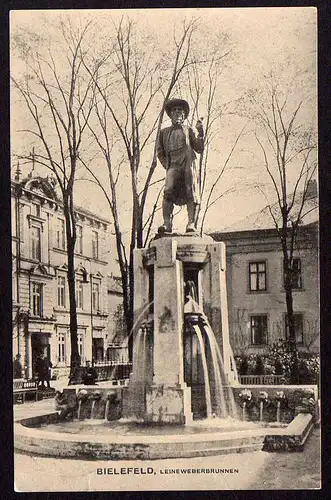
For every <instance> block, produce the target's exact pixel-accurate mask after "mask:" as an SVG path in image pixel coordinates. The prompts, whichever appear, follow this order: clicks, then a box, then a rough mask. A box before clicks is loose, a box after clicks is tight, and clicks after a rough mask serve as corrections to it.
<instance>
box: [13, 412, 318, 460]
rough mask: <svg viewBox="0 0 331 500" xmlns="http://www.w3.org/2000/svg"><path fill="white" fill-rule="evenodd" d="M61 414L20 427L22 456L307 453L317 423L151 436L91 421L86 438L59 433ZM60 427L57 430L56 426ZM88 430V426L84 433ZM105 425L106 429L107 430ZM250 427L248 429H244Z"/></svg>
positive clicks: (306, 417)
mask: <svg viewBox="0 0 331 500" xmlns="http://www.w3.org/2000/svg"><path fill="white" fill-rule="evenodd" d="M57 422H58V414H57V413H49V414H44V415H39V416H34V417H30V418H26V419H23V420H20V421H17V422H16V423H15V424H14V433H15V448H16V449H17V450H20V451H25V452H28V453H33V454H37V455H44V456H57V457H71V458H72V457H76V458H88V459H99V460H124V459H130V460H135V459H136V460H149V459H163V458H189V457H199V456H201V457H203V456H211V455H221V454H227V453H240V452H246V451H259V450H263V451H301V450H302V448H303V446H304V443H305V442H306V440H307V438H308V436H309V434H310V432H311V430H312V429H313V426H314V424H313V419H312V416H311V415H310V414H303V413H300V414H299V415H297V416H296V417H295V418H294V420H293V421H292V422H291V423H290V424H289V425H288V426H287V427H285V428H272V429H271V428H268V427H260V426H257V425H256V424H255V425H248V426H247V428H242V427H241V428H240V430H237V429H232V430H231V428H229V427H228V428H226V429H225V428H223V429H220V428H217V427H216V428H215V429H212V428H208V429H207V428H204V427H203V426H201V429H199V431H197V426H193V428H192V432H190V429H189V427H188V428H187V427H185V431H184V432H183V429H184V428H183V427H182V428H177V433H176V431H175V429H174V428H172V430H171V432H167V429H166V428H165V427H159V428H158V430H157V431H155V427H153V426H152V427H151V432H148V433H140V434H139V433H138V432H137V433H136V434H134V433H120V431H119V429H118V428H117V429H116V428H115V430H114V432H110V433H108V434H107V433H106V432H101V433H100V434H98V433H94V432H92V430H91V428H90V429H88V426H90V425H93V423H94V424H95V425H96V427H100V426H101V425H102V424H103V423H102V422H101V421H98V420H96V421H94V422H93V421H85V422H87V423H86V424H80V425H82V432H80V433H70V432H66V433H64V432H63V429H62V428H61V424H59V430H58V431H56V430H51V431H50V430H49V429H47V430H46V428H45V426H47V425H50V428H52V429H54V428H55V429H56V425H57V424H56V423H57ZM53 424H55V425H53ZM84 425H86V426H87V428H86V429H84ZM104 425H105V424H104ZM244 427H245V426H244Z"/></svg>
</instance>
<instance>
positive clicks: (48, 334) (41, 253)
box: [11, 174, 112, 377]
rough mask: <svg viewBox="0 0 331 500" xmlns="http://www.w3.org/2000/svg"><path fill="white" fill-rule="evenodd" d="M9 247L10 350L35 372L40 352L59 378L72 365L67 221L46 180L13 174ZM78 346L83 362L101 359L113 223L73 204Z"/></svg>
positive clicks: (107, 337) (107, 339) (27, 371)
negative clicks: (48, 359)
mask: <svg viewBox="0 0 331 500" xmlns="http://www.w3.org/2000/svg"><path fill="white" fill-rule="evenodd" d="M11 190H12V191H11V199H12V242H13V243H12V244H13V287H12V290H13V292H12V299H13V355H14V356H15V355H16V354H20V355H21V364H22V367H24V375H25V376H26V377H32V376H33V375H34V364H35V360H36V356H37V355H38V354H39V353H40V352H45V353H47V354H48V356H49V357H50V359H51V361H52V363H53V367H54V371H55V373H57V375H58V376H60V375H61V374H63V375H67V374H68V372H69V364H70V353H71V345H70V331H69V296H68V283H67V264H66V262H67V254H66V232H65V219H64V215H63V209H62V204H61V200H60V199H59V198H58V196H57V195H56V189H55V187H54V183H53V182H52V179H50V178H42V177H38V176H32V175H31V174H30V176H28V177H27V178H25V179H23V180H19V179H17V178H16V180H15V181H13V182H12V186H11ZM75 216H76V222H77V241H76V246H75V275H76V303H77V320H78V347H79V352H80V355H81V357H82V360H83V362H84V361H85V360H87V359H88V360H91V359H92V358H94V359H95V360H96V361H98V360H104V358H105V356H106V352H107V348H108V346H109V345H112V333H110V334H109V329H108V328H107V323H108V315H109V299H108V276H107V261H108V252H109V248H110V246H109V238H110V223H109V221H108V220H106V219H104V218H102V217H100V216H99V215H96V214H93V213H91V212H89V211H88V210H86V209H83V208H78V207H76V209H75Z"/></svg>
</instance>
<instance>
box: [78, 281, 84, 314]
mask: <svg viewBox="0 0 331 500" xmlns="http://www.w3.org/2000/svg"><path fill="white" fill-rule="evenodd" d="M83 290H84V288H83V282H82V281H77V282H76V302H77V308H78V309H83V308H84V301H83Z"/></svg>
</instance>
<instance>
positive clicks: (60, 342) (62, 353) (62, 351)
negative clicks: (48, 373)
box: [58, 333, 66, 363]
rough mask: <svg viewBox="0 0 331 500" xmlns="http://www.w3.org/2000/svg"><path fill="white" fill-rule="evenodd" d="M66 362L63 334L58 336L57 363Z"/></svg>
mask: <svg viewBox="0 0 331 500" xmlns="http://www.w3.org/2000/svg"><path fill="white" fill-rule="evenodd" d="M65 360H66V357H65V334H64V333H59V334H58V361H59V363H64V362H65Z"/></svg>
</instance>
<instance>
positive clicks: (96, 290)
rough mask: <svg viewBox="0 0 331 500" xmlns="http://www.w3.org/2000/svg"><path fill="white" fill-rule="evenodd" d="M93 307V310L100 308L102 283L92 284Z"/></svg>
mask: <svg viewBox="0 0 331 500" xmlns="http://www.w3.org/2000/svg"><path fill="white" fill-rule="evenodd" d="M92 309H93V311H99V310H100V284H99V283H93V285H92Z"/></svg>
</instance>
